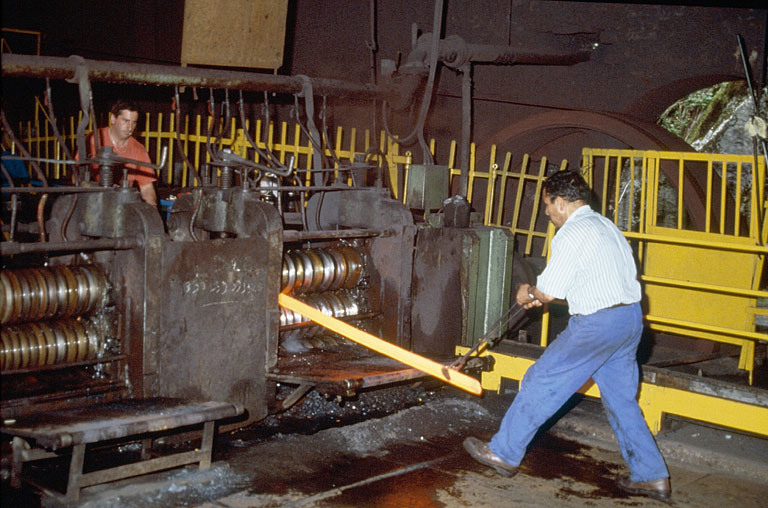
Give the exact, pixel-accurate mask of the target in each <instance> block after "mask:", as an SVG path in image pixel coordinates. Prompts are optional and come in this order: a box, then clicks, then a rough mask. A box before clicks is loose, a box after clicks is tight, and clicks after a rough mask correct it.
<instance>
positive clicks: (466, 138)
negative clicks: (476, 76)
mask: <svg viewBox="0 0 768 508" xmlns="http://www.w3.org/2000/svg"><path fill="white" fill-rule="evenodd" d="M460 71H461V177H460V179H459V194H460V195H461V196H462V197H464V198H466V197H467V193H468V192H469V147H470V144H471V136H472V64H470V63H466V64H464V65H462V66H461V69H460Z"/></svg>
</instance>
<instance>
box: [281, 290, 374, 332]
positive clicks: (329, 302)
mask: <svg viewBox="0 0 768 508" xmlns="http://www.w3.org/2000/svg"><path fill="white" fill-rule="evenodd" d="M303 300H304V302H305V303H307V305H311V306H312V307H315V308H317V309H319V310H320V311H321V312H322V313H323V314H326V315H328V316H333V317H335V318H344V317H349V316H356V315H357V314H359V313H360V306H359V305H358V304H357V302H355V300H354V299H353V298H352V297H350V296H349V295H347V294H344V293H320V294H316V295H308V296H306V297H305V298H304V299H303ZM307 322H309V320H308V319H307V318H305V317H304V316H302V315H301V314H299V313H297V312H294V311H292V310H288V309H286V308H285V307H281V308H280V326H288V325H294V324H298V323H307Z"/></svg>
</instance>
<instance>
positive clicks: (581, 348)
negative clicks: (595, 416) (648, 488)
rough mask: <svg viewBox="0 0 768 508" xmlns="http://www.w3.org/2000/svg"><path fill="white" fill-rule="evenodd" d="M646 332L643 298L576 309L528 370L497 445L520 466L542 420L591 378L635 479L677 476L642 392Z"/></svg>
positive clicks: (494, 445)
mask: <svg viewBox="0 0 768 508" xmlns="http://www.w3.org/2000/svg"><path fill="white" fill-rule="evenodd" d="M642 331H643V321H642V311H641V310H640V304H638V303H635V304H632V305H626V306H621V307H614V308H610V309H602V310H599V311H597V312H595V313H594V314H589V315H583V316H572V317H571V319H570V321H569V322H568V327H567V328H566V329H565V330H564V331H563V332H562V333H561V334H560V335H558V337H557V339H556V340H555V341H553V342H552V344H550V345H549V346H548V347H547V349H546V350H545V351H544V354H542V355H541V358H539V360H538V361H537V362H536V363H535V364H533V365H532V366H531V368H529V369H528V372H526V374H525V376H524V377H523V380H522V383H521V387H520V391H519V393H518V394H517V396H516V397H515V400H514V402H513V403H512V405H511V406H510V407H509V409H508V410H507V413H506V414H505V415H504V419H503V420H502V422H501V427H500V428H499V431H498V432H497V433H496V435H494V436H493V438H492V439H491V442H490V443H489V446H490V448H491V450H492V451H493V452H494V453H495V454H496V455H498V456H499V457H501V458H502V459H503V460H504V461H506V462H508V463H509V464H511V465H514V466H517V465H520V462H521V461H522V459H523V455H525V449H526V447H527V446H528V443H530V441H531V439H533V436H534V435H535V434H536V431H537V430H538V429H539V427H540V426H541V425H542V424H543V423H544V422H546V421H547V420H548V419H549V418H550V417H551V416H552V415H553V414H555V412H556V411H557V410H558V409H560V408H561V407H562V405H563V404H565V402H566V401H567V400H568V399H569V398H570V397H571V396H572V395H573V394H574V393H575V392H576V390H578V389H579V388H581V386H582V385H583V384H584V383H586V382H587V380H588V379H589V378H590V377H591V378H592V379H593V380H594V381H595V383H597V386H598V387H599V388H600V395H601V397H602V402H603V407H604V408H605V412H606V415H607V416H608V421H609V422H610V423H611V427H612V428H613V432H614V434H616V439H617V441H618V443H619V448H620V449H621V455H622V456H623V457H624V460H625V461H626V462H627V464H628V465H629V470H630V473H631V474H630V479H631V480H632V481H635V482H645V481H651V480H657V479H659V478H667V477H669V471H668V470H667V466H666V464H665V463H664V459H663V457H662V456H661V453H660V452H659V448H658V447H657V446H656V441H654V439H653V435H652V434H651V431H650V430H649V429H648V425H647V424H646V423H645V420H644V419H643V414H642V412H641V411H640V406H639V405H638V403H637V399H636V397H637V390H638V377H639V369H638V366H637V358H636V355H637V346H638V344H639V342H640V336H641V334H642Z"/></svg>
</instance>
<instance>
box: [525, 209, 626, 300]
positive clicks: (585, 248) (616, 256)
mask: <svg viewBox="0 0 768 508" xmlns="http://www.w3.org/2000/svg"><path fill="white" fill-rule="evenodd" d="M536 287H538V289H539V291H541V292H543V293H545V294H547V295H550V296H553V297H555V298H559V299H564V300H567V301H568V312H569V313H570V314H592V313H593V312H597V311H598V310H600V309H604V308H606V307H611V306H613V305H618V304H628V303H635V302H639V301H640V283H639V282H638V281H637V268H636V267H635V260H634V258H633V257H632V249H631V247H630V246H629V243H628V242H627V240H626V238H624V235H622V234H621V231H619V229H618V228H617V227H616V226H615V225H614V224H613V222H611V221H610V220H608V219H606V218H605V217H603V216H602V215H600V214H599V213H597V212H595V211H593V210H592V209H591V208H590V207H589V206H587V205H584V206H582V207H580V208H577V209H576V210H575V211H574V212H573V213H572V214H571V215H570V216H569V217H568V219H567V220H566V221H565V224H563V225H562V226H561V227H560V229H559V230H558V231H557V233H556V234H555V236H554V238H553V239H552V255H551V256H550V259H549V263H547V267H546V268H545V269H544V271H543V272H542V273H541V275H539V277H538V279H537V282H536Z"/></svg>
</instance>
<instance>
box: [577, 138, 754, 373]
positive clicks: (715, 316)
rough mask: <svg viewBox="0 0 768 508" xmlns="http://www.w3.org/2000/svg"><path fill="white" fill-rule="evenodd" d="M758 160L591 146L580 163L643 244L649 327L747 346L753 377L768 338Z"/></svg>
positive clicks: (745, 364) (744, 358) (742, 362)
mask: <svg viewBox="0 0 768 508" xmlns="http://www.w3.org/2000/svg"><path fill="white" fill-rule="evenodd" d="M757 162H758V163H757V165H755V158H754V157H752V156H748V155H732V154H705V153H692V152H658V151H633V150H601V149H585V150H584V152H583V161H582V163H583V170H584V174H585V177H586V179H587V181H588V182H589V183H590V184H591V186H592V188H593V189H594V190H595V191H596V193H597V194H598V196H599V200H600V207H601V212H602V214H603V215H606V216H607V217H609V218H612V219H613V221H614V222H615V223H616V224H617V225H618V226H619V228H620V229H621V230H622V231H623V232H624V234H625V236H626V237H627V238H628V239H630V241H631V243H632V244H633V246H634V248H635V250H636V252H637V256H638V260H639V273H640V279H641V281H642V282H643V283H644V286H645V287H644V294H645V297H646V309H645V318H646V322H647V324H648V326H649V327H650V328H651V329H653V330H657V331H659V332H665V333H672V334H676V335H682V336H686V337H693V338H696V339H705V340H709V341H714V342H722V343H726V344H733V345H737V346H739V347H740V358H739V368H740V369H743V370H746V371H747V372H748V375H749V382H750V384H751V383H752V377H753V369H754V355H755V343H756V342H757V341H768V335H766V334H765V333H759V332H757V331H756V326H755V321H756V319H755V318H756V316H757V315H760V314H762V315H768V309H760V308H758V305H757V303H758V298H766V297H768V291H765V290H761V288H760V282H761V280H762V276H763V270H764V267H765V259H766V254H768V246H767V245H766V241H768V228H766V227H765V222H766V219H768V216H766V203H765V190H766V189H765V165H764V163H763V160H762V159H757ZM673 179H674V180H676V182H678V185H677V189H674V187H673V186H672V185H669V181H670V180H673ZM679 182H682V184H680V183H679ZM753 183H756V184H754V185H753ZM697 186H698V187H697ZM695 193H697V194H696V195H694V194H695ZM695 214H696V215H698V217H695V216H694V215H695Z"/></svg>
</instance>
